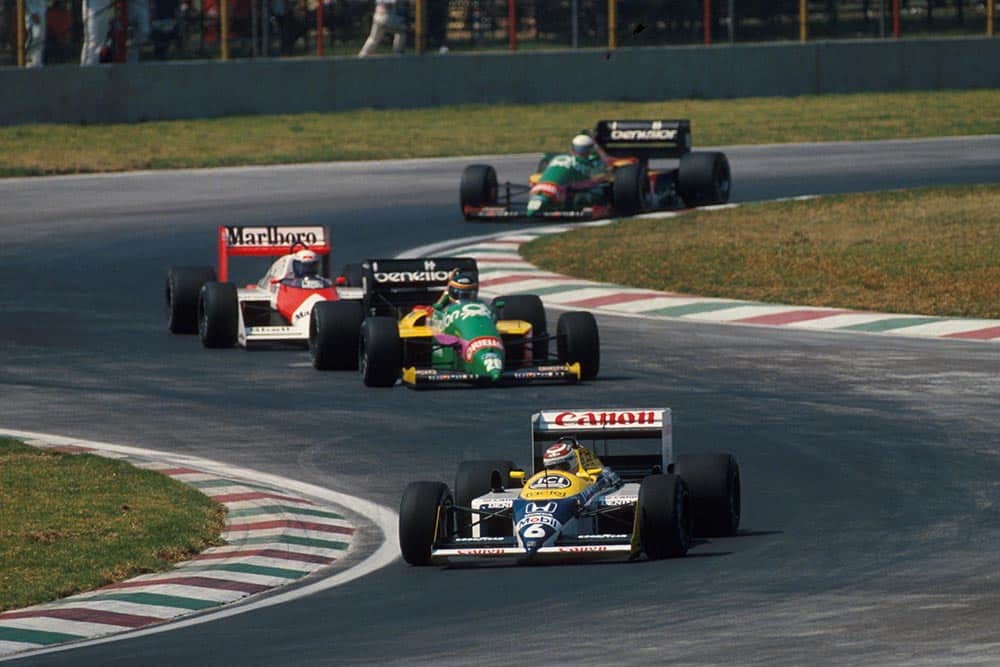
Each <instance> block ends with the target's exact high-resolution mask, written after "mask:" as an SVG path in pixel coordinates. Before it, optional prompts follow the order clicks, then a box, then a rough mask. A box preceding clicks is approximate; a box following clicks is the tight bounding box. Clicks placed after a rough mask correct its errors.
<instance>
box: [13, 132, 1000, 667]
mask: <svg viewBox="0 0 1000 667" xmlns="http://www.w3.org/2000/svg"><path fill="white" fill-rule="evenodd" d="M727 152H728V153H729V156H730V160H731V162H732V166H733V173H734V177H735V187H734V199H735V200H738V201H749V200H759V199H766V198H771V197H777V196H790V195H800V194H812V193H825V192H842V191H858V190H875V189H884V188H897V187H909V186H918V185H931V184H943V183H973V182H990V181H995V180H996V178H997V175H998V174H1000V137H997V136H994V137H985V138H977V139H939V140H930V141H909V142H883V143H870V144H864V143H860V144H823V145H816V146H785V147H734V148H731V149H727ZM492 161H493V162H494V163H495V164H497V165H498V167H499V171H500V175H501V178H504V177H521V178H523V177H525V176H526V174H527V173H528V171H529V170H530V168H531V166H532V165H533V163H534V157H527V156H524V157H513V158H501V159H494V160H492ZM462 163H463V161H462V160H429V161H414V162H406V163H381V164H362V163H355V164H340V165H317V166H303V167H284V168H249V169H234V170H222V171H202V172H198V171H189V172H172V173H145V174H134V175H128V176H110V177H73V178H54V179H46V180H8V181H3V182H0V201H2V205H0V285H3V287H4V289H3V290H2V292H0V303H2V304H3V312H4V317H2V318H0V340H2V341H3V343H2V348H0V349H2V356H0V424H2V425H3V426H4V427H7V428H15V429H22V430H34V431H44V432H49V433H59V434H64V435H74V436H78V437H83V438H91V439H95V440H103V441H107V442H115V443H119V444H125V445H136V446H142V447H149V448H153V449H162V450H168V451H172V452H178V453H185V454H191V455H197V456H204V457H207V458H211V459H215V460H220V461H224V462H229V463H232V464H234V465H239V466H244V467H248V468H253V469H257V470H261V471H265V472H267V473H272V474H277V475H282V476H286V477H290V478H293V479H298V480H301V481H304V482H308V483H312V484H318V485H321V486H325V487H329V488H332V489H335V490H338V491H343V492H346V493H351V494H356V495H360V496H363V497H365V498H367V499H370V500H374V501H376V502H379V503H382V504H384V505H387V506H390V507H395V506H396V505H397V503H398V500H399V496H400V493H401V491H402V489H403V487H404V486H405V484H406V483H407V482H409V481H411V480H416V479H443V480H445V481H450V480H451V479H452V478H453V475H454V471H455V468H456V466H457V465H458V463H459V461H461V460H462V459H465V458H486V457H489V458H495V457H496V458H513V459H514V460H515V461H518V462H521V463H522V465H523V464H525V463H526V461H525V459H526V458H527V452H528V443H527V433H528V416H529V414H530V413H531V412H532V411H533V410H535V409H538V408H543V407H599V406H660V405H666V406H670V407H672V408H673V410H674V420H675V447H676V449H677V451H679V452H701V451H712V450H730V451H732V452H734V453H735V454H736V455H737V457H738V458H739V460H740V462H741V465H742V471H743V477H744V517H743V525H742V528H743V533H742V534H741V535H740V536H738V537H734V538H729V539H715V540H711V541H707V542H704V543H702V544H699V545H698V546H696V548H694V549H693V550H692V551H691V552H690V555H689V557H688V558H685V559H680V560H670V561H660V562H640V563H632V564H604V565H567V566H549V567H522V568H517V567H504V568H464V569H441V568H421V569H415V568H411V567H408V566H406V565H404V564H403V563H402V562H401V561H396V562H395V563H393V564H392V565H390V566H388V567H386V568H384V569H382V570H379V571H377V572H375V573H374V574H371V575H369V576H366V577H363V578H361V579H359V580H355V581H353V582H351V583H348V584H346V585H344V586H341V587H338V588H334V589H331V590H327V591H324V592H321V593H318V594H316V595H312V596H309V597H307V598H304V599H301V600H298V601H295V602H292V603H288V604H282V605H276V606H273V607H268V608H265V609H259V610H255V611H252V612H249V613H245V614H239V615H236V616H232V617H228V618H224V619H221V620H218V621H215V622H211V623H206V624H201V625H197V626H193V627H185V628H182V629H178V630H175V631H171V632H165V633H160V634H155V635H150V636H145V637H139V638H135V639H129V640H125V641H119V642H113V643H109V644H102V645H97V646H91V647H85V648H80V649H76V650H70V651H64V652H60V653H52V654H47V655H41V656H35V657H31V658H28V659H26V660H24V661H22V662H19V663H17V664H33V665H34V664H37V665H63V664H74V665H79V664H87V665H133V664H139V663H141V664H146V665H176V664H196V665H201V664H241V665H273V664H281V665H315V664H376V663H377V664H413V663H429V662H434V663H435V664H443V665H452V664H454V665H462V664H471V663H478V664H506V663H509V662H511V661H514V660H517V661H526V660H532V661H543V662H556V663H563V662H583V663H593V664H606V663H622V664H656V663H664V662H679V663H685V664H702V663H705V664H716V663H717V664H734V663H736V664H741V663H742V664H748V663H779V664H807V663H813V664H859V663H860V664H880V665H884V664H940V663H942V662H960V663H975V662H983V663H989V664H996V662H997V661H1000V638H998V636H997V633H996V630H997V617H998V616H997V614H998V611H1000V575H998V574H997V573H998V572H1000V550H998V549H997V546H998V545H1000V516H998V504H1000V483H998V481H997V480H998V479H1000V456H998V454H1000V442H998V435H997V434H998V433H1000V348H998V346H996V345H994V344H983V343H970V342H961V341H940V340H932V341H928V340H910V339H903V338H893V337H882V336H859V335H845V334H832V333H819V332H800V331H791V330H780V329H760V328H747V327H738V326H721V325H710V324H695V323H690V322H650V321H629V320H625V319H620V318H612V317H601V318H599V321H600V325H601V333H602V343H603V364H602V373H601V377H600V378H599V380H598V381H596V382H593V383H590V384H587V385H582V386H577V387H527V388H516V389H509V390H482V391H473V390H457V391H438V392H414V391H408V390H405V389H402V388H396V389H393V390H374V389H365V388H363V387H362V386H361V385H360V382H359V380H358V378H357V377H356V375H355V374H353V373H323V374H321V373H318V372H316V371H314V370H312V368H310V367H308V363H307V362H308V357H307V355H306V353H304V352H301V351H274V352H249V353H248V352H245V351H242V350H239V349H234V350H224V351H206V350H203V349H201V347H200V345H199V344H198V343H197V341H196V340H195V339H194V338H192V337H174V336H170V335H169V334H168V333H167V331H166V328H165V326H164V322H163V314H162V300H163V295H162V290H163V276H164V272H165V270H166V268H167V267H168V266H170V265H174V264H182V265H183V264H201V263H204V264H211V263H213V261H214V232H213V230H214V228H215V226H216V225H219V224H237V223H265V222H272V223H297V224H307V223H321V224H327V225H330V227H331V229H332V234H333V239H334V244H335V247H334V257H335V263H341V262H346V261H351V260H357V259H359V258H361V257H364V256H372V257H375V256H389V255H394V254H396V253H398V252H401V251H403V250H405V249H407V248H411V247H415V246H419V245H423V244H427V243H431V242H435V241H441V240H445V239H448V238H452V237H459V236H465V235H478V234H483V233H487V232H490V231H495V230H498V229H513V228H516V225H504V226H502V227H501V226H499V225H490V224H484V225H478V224H477V225H470V224H465V223H462V222H460V219H459V215H458V210H457V209H458V207H457V203H456V196H457V184H458V176H459V173H460V170H461V166H462ZM664 224H669V222H665V223H664ZM246 277H250V276H249V275H247V276H246ZM362 528H364V527H363V526H362Z"/></svg>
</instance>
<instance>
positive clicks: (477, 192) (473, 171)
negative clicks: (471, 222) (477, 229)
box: [459, 164, 498, 220]
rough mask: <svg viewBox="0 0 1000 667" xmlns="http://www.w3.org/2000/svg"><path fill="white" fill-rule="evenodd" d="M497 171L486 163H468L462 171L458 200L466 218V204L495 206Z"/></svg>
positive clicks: (478, 206) (476, 206)
mask: <svg viewBox="0 0 1000 667" xmlns="http://www.w3.org/2000/svg"><path fill="white" fill-rule="evenodd" d="M497 192H498V188H497V172H496V169H494V168H493V167H491V166H490V165H488V164H470V165H469V166H468V167H466V168H465V170H464V171H463V172H462V183H461V186H460V188H459V200H460V203H461V205H462V215H465V218H466V220H468V219H469V216H468V215H466V213H465V207H466V206H472V207H475V208H480V207H482V206H495V205H496V203H497Z"/></svg>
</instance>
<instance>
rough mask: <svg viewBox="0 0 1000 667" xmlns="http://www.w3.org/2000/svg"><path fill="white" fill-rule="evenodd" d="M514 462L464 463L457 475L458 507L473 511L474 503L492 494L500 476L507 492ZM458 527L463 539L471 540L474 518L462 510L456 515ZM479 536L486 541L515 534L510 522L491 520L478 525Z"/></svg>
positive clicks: (456, 495) (511, 482)
mask: <svg viewBox="0 0 1000 667" xmlns="http://www.w3.org/2000/svg"><path fill="white" fill-rule="evenodd" d="M513 469H514V462H513V461H462V462H461V463H460V464H459V465H458V472H457V473H456V474H455V505H456V506H458V507H471V506H472V501H473V500H475V499H476V498H478V497H479V496H482V495H485V494H487V493H489V492H490V490H491V489H492V486H493V475H494V473H499V475H500V481H501V483H502V484H503V485H504V488H510V487H513V486H514V485H515V484H514V480H512V479H511V478H510V471H511V470H513ZM455 526H456V528H457V530H458V534H459V536H460V537H472V515H471V514H470V513H469V512H465V511H462V510H456V511H455ZM479 534H480V535H482V536H485V537H504V536H510V535H513V534H514V529H513V526H512V524H511V522H510V521H509V520H506V521H505V520H504V519H500V518H497V519H491V520H489V521H483V522H482V523H481V524H480V525H479Z"/></svg>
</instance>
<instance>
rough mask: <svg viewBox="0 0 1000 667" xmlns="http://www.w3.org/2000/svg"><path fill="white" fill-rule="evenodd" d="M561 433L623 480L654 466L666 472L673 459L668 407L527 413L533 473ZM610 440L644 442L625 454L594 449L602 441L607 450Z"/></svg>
mask: <svg viewBox="0 0 1000 667" xmlns="http://www.w3.org/2000/svg"><path fill="white" fill-rule="evenodd" d="M564 435H572V436H575V437H576V438H577V439H578V440H580V441H581V444H583V445H584V446H586V447H589V448H591V450H592V451H594V452H595V453H597V454H598V455H599V457H600V459H601V462H602V463H604V465H606V466H609V467H610V468H611V469H612V470H614V471H615V472H616V473H618V474H619V475H620V476H621V478H622V479H623V480H626V481H636V480H640V479H642V478H643V477H645V476H646V475H649V474H651V473H652V472H653V471H654V469H656V468H658V469H659V470H660V471H661V472H666V470H667V466H668V465H670V464H671V463H672V462H673V460H674V451H673V450H674V448H673V428H672V423H671V414H670V408H613V409H579V408H576V409H567V410H543V411H541V412H536V413H535V414H533V415H532V416H531V461H532V466H533V472H538V471H539V470H541V469H542V454H543V453H544V452H545V448H546V447H547V446H548V445H550V444H552V443H553V442H555V441H556V440H558V439H559V438H560V437H561V436H564ZM614 440H647V441H648V443H637V444H638V446H631V443H630V446H629V448H628V449H629V450H630V453H628V454H616V453H615V452H614V451H607V452H598V451H597V447H596V444H597V443H599V442H603V443H604V444H605V445H607V446H608V449H609V450H610V448H611V447H612V446H613V445H612V444H611V443H610V442H609V441H614ZM647 444H648V447H647V446H646V445H647ZM637 450H640V451H639V453H636V451H637Z"/></svg>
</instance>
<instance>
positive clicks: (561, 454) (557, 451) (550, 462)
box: [542, 436, 580, 474]
mask: <svg viewBox="0 0 1000 667" xmlns="http://www.w3.org/2000/svg"><path fill="white" fill-rule="evenodd" d="M579 446H580V444H579V443H578V442H577V441H576V438H574V437H572V436H564V437H562V438H559V440H558V441H557V442H556V444H554V445H551V446H549V448H548V449H546V450H545V455H544V456H543V457H542V465H544V466H545V469H546V470H562V471H564V472H568V473H574V474H575V473H576V472H577V471H578V470H579V469H580V459H579V458H578V457H577V455H576V449H577V447H579Z"/></svg>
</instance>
